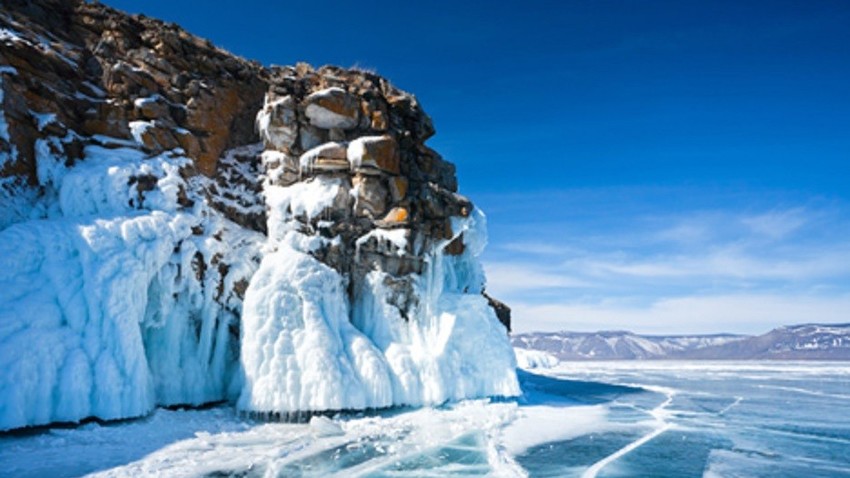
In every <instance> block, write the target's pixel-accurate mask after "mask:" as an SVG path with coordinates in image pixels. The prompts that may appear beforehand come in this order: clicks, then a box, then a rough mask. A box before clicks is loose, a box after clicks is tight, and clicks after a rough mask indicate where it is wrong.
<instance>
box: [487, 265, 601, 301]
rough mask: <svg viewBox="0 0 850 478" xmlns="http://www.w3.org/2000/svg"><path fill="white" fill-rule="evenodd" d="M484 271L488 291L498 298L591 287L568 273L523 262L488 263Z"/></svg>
mask: <svg viewBox="0 0 850 478" xmlns="http://www.w3.org/2000/svg"><path fill="white" fill-rule="evenodd" d="M484 271H485V273H486V274H487V291H488V292H489V293H491V294H493V295H494V296H498V297H508V296H511V295H514V294H517V293H520V292H526V291H530V290H541V289H552V288H556V289H563V288H581V287H590V286H591V284H590V283H589V282H587V281H584V280H581V279H577V278H575V277H570V276H569V275H568V274H567V273H566V272H560V273H557V272H551V271H547V270H544V269H542V268H541V267H540V266H537V265H534V264H529V263H522V262H513V263H510V262H487V263H485V264H484Z"/></svg>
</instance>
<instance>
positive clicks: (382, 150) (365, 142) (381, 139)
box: [348, 135, 401, 175]
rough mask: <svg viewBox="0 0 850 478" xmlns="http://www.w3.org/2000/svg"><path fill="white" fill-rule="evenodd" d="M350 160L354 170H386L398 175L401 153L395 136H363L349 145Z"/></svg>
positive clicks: (366, 171)
mask: <svg viewBox="0 0 850 478" xmlns="http://www.w3.org/2000/svg"><path fill="white" fill-rule="evenodd" d="M348 161H349V162H350V163H351V167H352V169H353V170H355V171H358V172H365V173H369V172H370V170H371V171H374V172H385V173H389V174H394V175H398V174H399V173H400V172H401V171H400V167H399V153H398V144H397V143H396V140H395V138H393V137H392V136H389V135H384V136H363V137H360V138H357V139H356V140H354V141H352V142H351V143H350V144H349V145H348Z"/></svg>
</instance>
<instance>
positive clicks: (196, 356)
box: [0, 147, 519, 429]
mask: <svg viewBox="0 0 850 478" xmlns="http://www.w3.org/2000/svg"><path fill="white" fill-rule="evenodd" d="M188 161H189V160H188V159H187V158H185V157H181V156H168V155H165V156H161V157H158V158H154V159H149V158H144V157H143V156H142V155H141V154H140V153H138V152H137V151H135V150H129V149H115V150H106V149H102V148H97V147H93V148H89V149H88V150H87V157H86V160H85V163H84V165H85V166H84V167H82V166H81V167H77V168H69V169H67V170H63V171H60V172H57V171H54V172H53V174H54V176H55V177H56V178H58V179H57V181H58V182H59V186H58V188H57V191H56V197H57V198H58V201H57V202H56V203H55V204H53V206H52V210H51V212H50V213H49V215H48V217H47V218H45V219H39V220H32V221H25V222H22V223H18V224H15V225H13V226H11V227H9V228H6V229H4V230H3V231H2V232H0V258H2V259H0V266H2V267H0V303H2V304H3V308H2V309H0V324H2V328H0V367H2V369H3V370H4V373H3V374H2V376H0V428H2V429H10V428H16V427H21V426H27V425H37V424H45V423H50V422H57V421H59V422H62V421H77V420H80V419H82V418H85V417H89V416H95V417H99V418H103V419H116V418H126V417H134V416H140V415H143V414H146V413H148V412H149V411H150V410H152V409H153V408H154V407H155V406H156V405H171V404H202V403H207V402H211V401H216V400H222V399H235V398H236V396H237V395H241V396H240V397H239V400H238V406H239V408H241V409H243V410H256V411H261V412H290V411H311V410H313V411H319V410H344V409H364V408H381V407H389V406H393V405H422V404H436V403H441V402H444V401H446V400H456V399H462V398H468V397H478V396H512V395H516V394H517V393H518V391H519V389H518V385H517V382H516V377H515V374H514V371H513V370H514V367H515V359H514V356H513V353H512V351H511V348H510V345H509V342H508V340H507V336H506V334H505V329H504V327H503V326H502V325H501V324H500V323H499V322H498V320H497V319H496V317H495V312H494V311H493V309H492V308H491V307H489V306H488V304H487V302H486V299H484V297H483V296H481V295H479V294H468V293H464V290H468V289H469V288H470V286H473V287H475V286H476V284H478V283H480V281H482V280H483V276H480V266H478V265H477V262H476V259H475V258H474V254H477V253H479V252H480V249H481V248H482V247H483V243H481V244H473V243H470V244H468V245H467V248H466V252H465V253H464V255H462V256H459V257H445V256H444V255H443V254H442V253H440V252H434V253H433V254H432V255H431V256H430V257H429V259H428V260H429V264H428V270H427V273H425V274H423V275H422V277H420V278H419V282H418V283H417V284H415V287H416V290H417V296H419V297H421V303H420V304H419V306H418V307H417V308H415V313H414V314H415V315H413V316H412V317H408V318H402V317H400V316H399V315H398V314H399V312H398V309H396V308H394V307H391V306H389V305H387V302H386V295H387V294H389V293H391V290H389V289H387V288H386V287H385V286H384V284H385V280H384V279H385V274H383V273H381V272H378V271H373V272H372V273H370V275H369V277H368V280H367V281H365V282H364V283H363V284H361V287H362V289H361V290H360V291H359V292H358V293H357V294H356V295H355V299H354V301H353V302H350V301H349V300H348V298H347V295H346V279H345V278H344V277H342V276H341V275H340V274H339V273H338V272H337V271H335V270H333V269H331V268H330V267H328V266H327V265H325V264H322V263H321V262H319V261H318V260H317V259H315V258H314V257H312V256H310V255H309V254H308V252H309V250H310V249H311V248H315V247H317V245H320V243H321V240H318V239H316V238H311V237H308V236H304V235H302V234H300V233H298V232H296V231H294V230H289V231H286V229H287V228H290V229H291V227H290V225H288V224H289V222H288V221H290V218H288V217H286V215H282V216H275V215H272V217H276V218H278V219H279V220H280V223H272V224H271V227H270V229H271V230H273V231H277V230H281V231H285V232H281V234H282V235H283V237H282V238H281V239H268V240H267V239H265V237H264V236H261V235H259V234H257V233H253V232H251V231H247V230H245V229H243V228H241V227H239V226H236V225H235V224H232V223H229V222H228V221H227V220H225V219H223V218H221V217H220V216H219V215H218V214H216V213H215V211H213V210H211V209H209V208H207V207H205V206H204V204H203V201H201V200H200V198H197V199H198V202H197V203H196V206H195V207H194V208H193V209H191V210H178V209H180V208H178V207H177V200H178V198H177V196H178V194H177V192H178V190H180V189H181V188H184V189H189V190H191V186H190V185H189V184H187V183H186V182H185V181H184V180H183V179H181V178H180V176H179V174H178V171H179V169H180V167H182V166H185V164H186V163H187V162H188ZM144 174H152V175H154V176H157V175H159V179H158V180H157V181H156V184H155V185H154V186H153V188H152V189H150V190H147V191H145V192H144V194H140V192H139V189H138V188H137V185H138V183H137V182H136V183H134V182H133V181H130V180H129V178H131V177H139V176H141V175H144ZM299 184H301V183H299ZM302 187H303V186H302ZM306 187H307V188H310V187H314V188H325V189H327V188H326V185H324V184H321V182H320V181H316V182H314V183H307V185H306ZM304 192H306V191H304ZM330 192H331V193H332V194H335V193H336V192H335V191H333V190H330ZM140 197H142V198H143V199H142V202H143V203H144V204H146V205H148V206H147V207H150V208H151V209H142V210H138V209H134V208H132V207H130V206H129V204H130V203H131V201H132V200H133V199H136V200H138V199H139V198H140ZM307 197H313V199H314V200H315V201H316V202H318V203H321V202H322V201H324V199H323V197H322V194H321V191H319V193H317V194H315V195H313V196H310V195H309V194H308V195H307ZM302 198H303V196H302ZM287 208H288V209H287V210H291V207H290V206H289V205H287ZM322 209H323V208H321V207H318V208H317V211H321V210H322ZM482 222H483V216H482V215H480V213H476V215H475V216H473V217H471V218H469V219H467V220H464V221H458V222H457V226H456V229H457V230H458V231H459V233H460V232H466V236H465V237H467V238H469V240H470V241H471V240H473V239H475V238H479V240H483V239H481V238H482V231H481V230H480V229H481V228H483V223H482ZM199 229H201V230H215V231H218V234H217V235H218V236H220V237H219V238H215V237H211V236H207V235H203V234H201V235H199V234H197V233H198V231H199ZM193 230H194V233H193ZM446 242H450V241H446ZM216 255H219V257H226V258H227V259H228V260H229V261H230V263H229V267H228V271H227V272H226V274H225V275H223V276H222V274H221V273H220V272H219V271H217V270H216V269H212V268H210V269H207V270H206V271H204V272H200V268H202V267H205V266H201V265H200V264H202V263H203V259H202V260H201V261H200V262H199V261H198V259H197V258H198V257H202V258H204V257H206V258H209V257H214V256H216ZM258 255H262V256H263V258H262V260H261V262H260V266H259V270H257V272H256V273H254V269H255V267H256V266H255V265H254V264H253V262H252V261H251V258H252V257H253V256H258ZM234 258H242V262H239V261H234V260H233V259H234ZM222 260H223V259H222ZM245 278H250V281H249V285H248V287H247V292H246V294H245V301H244V311H242V308H243V305H242V304H241V302H240V300H239V299H238V297H237V296H236V294H235V293H234V290H233V289H234V284H235V283H236V282H237V281H239V280H240V279H245ZM205 282H206V284H205ZM219 283H220V284H221V285H220V286H218V285H215V284H219ZM479 287H480V285H479ZM222 296H224V299H223V298H222ZM240 315H241V319H240ZM240 320H241V322H240ZM240 323H241V337H242V341H241V344H240V343H239V341H238V338H239V337H238V335H235V334H234V333H233V332H234V329H235V328H238V327H240ZM240 349H241V354H240Z"/></svg>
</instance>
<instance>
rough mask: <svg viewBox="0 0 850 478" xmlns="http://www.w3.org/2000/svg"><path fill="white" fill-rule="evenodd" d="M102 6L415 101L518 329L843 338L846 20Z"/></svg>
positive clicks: (660, 10) (589, 8) (560, 11)
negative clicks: (809, 325) (827, 330)
mask: <svg viewBox="0 0 850 478" xmlns="http://www.w3.org/2000/svg"><path fill="white" fill-rule="evenodd" d="M105 3H107V4H109V5H112V6H115V7H118V8H121V9H125V10H127V11H130V12H134V13H144V14H147V15H149V16H154V17H159V18H163V19H165V20H168V21H173V22H177V23H179V24H181V25H182V26H184V27H185V28H187V29H188V30H190V31H191V32H193V33H195V34H198V35H201V36H204V37H206V38H209V39H210V40H212V41H213V42H215V43H216V44H218V45H220V46H222V47H224V48H226V49H228V50H230V51H232V52H234V53H236V54H239V55H242V56H245V57H248V58H251V59H255V60H258V61H260V62H262V63H264V64H293V63H295V62H297V61H306V62H308V63H311V64H314V65H322V64H326V63H332V64H339V65H343V66H353V65H357V66H360V67H366V68H371V69H374V70H375V71H377V72H378V73H380V74H382V75H384V76H386V77H388V78H390V79H391V80H392V81H393V82H394V83H395V84H396V85H398V86H399V87H401V88H402V89H405V90H408V91H411V92H413V93H415V94H416V95H417V97H418V98H419V99H420V101H421V103H422V104H423V106H424V108H425V110H426V111H427V112H428V113H429V114H430V115H431V116H432V118H433V119H434V122H435V125H436V127H437V132H438V133H437V136H435V137H434V138H432V139H431V140H430V142H429V144H430V145H431V146H432V147H434V148H435V149H436V150H438V151H440V152H441V153H442V154H443V155H444V156H445V157H446V158H447V159H449V160H450V161H452V162H454V163H455V164H457V166H458V175H459V180H460V185H461V191H462V192H463V193H464V194H466V195H468V196H470V197H471V198H472V199H473V201H475V202H476V204H478V205H479V206H480V207H481V208H482V209H483V210H484V211H485V212H487V214H488V219H489V223H490V224H489V225H490V246H489V248H488V251H487V252H486V253H485V256H484V260H485V266H486V268H487V271H488V275H489V289H490V291H491V292H492V293H493V294H494V295H496V296H498V297H499V298H501V299H504V300H505V301H506V302H508V303H509V304H510V305H511V306H512V307H513V308H514V323H515V328H516V330H519V331H528V330H559V329H569V330H598V329H630V330H634V331H639V332H648V333H692V332H718V331H729V332H762V331H765V330H767V329H769V328H771V327H774V326H777V325H781V324H792V323H800V322H815V321H821V322H850V28H848V27H847V26H848V25H850V3H848V2H846V1H833V2H830V1H812V2H806V1H794V2H789V1H779V0H777V1H770V2H750V1H716V2H696V1H667V2H657V1H640V2H633V1H625V0H623V1H584V2H577V1H558V2H533V1H532V2H529V1H525V2H457V1H453V2H447V1H432V2H339V3H334V2H322V1H314V2H298V3H295V2H291V3H290V2H268V1H254V0H244V1H241V2H216V1H213V2H209V1H207V2H200V1H181V2H173V1H169V2H164V1H146V2H137V1H129V0H121V1H118V0H109V1H106V2H105Z"/></svg>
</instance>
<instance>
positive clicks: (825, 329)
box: [511, 324, 850, 360]
mask: <svg viewBox="0 0 850 478" xmlns="http://www.w3.org/2000/svg"><path fill="white" fill-rule="evenodd" d="M511 340H512V342H513V345H514V347H517V348H524V349H532V350H540V351H543V352H546V353H549V354H551V355H553V356H555V357H557V358H558V359H560V360H660V359H689V360H850V324H828V325H826V324H824V325H820V324H803V325H792V326H785V327H779V328H776V329H773V330H771V331H770V332H768V333H766V334H763V335H756V336H753V335H733V334H714V335H669V336H663V335H638V334H634V333H632V332H626V331H604V332H589V333H588V332H533V333H524V334H515V335H514V336H513V337H512V339H511Z"/></svg>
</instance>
